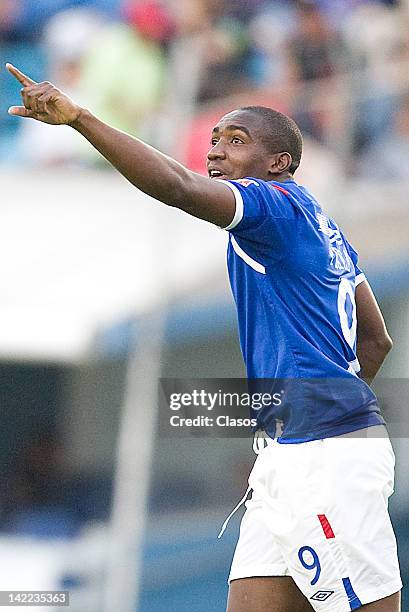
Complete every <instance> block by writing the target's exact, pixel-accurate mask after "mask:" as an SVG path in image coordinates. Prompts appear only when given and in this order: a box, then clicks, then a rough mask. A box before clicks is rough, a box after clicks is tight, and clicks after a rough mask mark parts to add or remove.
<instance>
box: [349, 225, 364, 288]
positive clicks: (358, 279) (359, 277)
mask: <svg viewBox="0 0 409 612" xmlns="http://www.w3.org/2000/svg"><path fill="white" fill-rule="evenodd" d="M344 240H345V244H346V247H347V251H348V254H349V256H350V258H351V259H352V263H353V264H354V268H355V287H358V285H360V284H361V283H363V282H364V281H365V280H366V276H365V274H364V272H362V270H361V268H360V267H359V266H358V253H357V252H356V251H355V249H354V247H353V246H352V245H351V244H350V243H349V242H348V240H347V239H346V238H345V237H344Z"/></svg>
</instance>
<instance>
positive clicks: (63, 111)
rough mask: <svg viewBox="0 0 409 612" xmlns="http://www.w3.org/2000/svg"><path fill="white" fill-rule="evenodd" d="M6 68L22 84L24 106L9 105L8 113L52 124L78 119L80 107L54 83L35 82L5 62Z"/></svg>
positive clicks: (71, 121) (68, 122) (67, 122)
mask: <svg viewBox="0 0 409 612" xmlns="http://www.w3.org/2000/svg"><path fill="white" fill-rule="evenodd" d="M6 68H7V70H8V71H9V72H10V74H12V75H13V76H14V77H15V78H16V79H17V81H19V82H20V83H21V84H22V85H23V88H22V90H21V97H22V98H23V104H24V106H11V107H10V108H9V111H8V112H9V114H10V115H16V116H18V117H29V118H31V119H37V121H42V122H43V123H50V124H52V125H63V124H71V123H73V122H74V121H75V120H76V119H78V117H79V115H80V112H81V107H79V106H77V104H75V103H74V102H73V101H72V100H71V99H70V98H69V97H68V96H66V95H65V94H64V93H63V92H62V91H60V90H59V89H57V88H56V87H54V85H52V84H51V83H48V81H45V82H44V83H36V82H35V81H33V80H32V79H30V78H29V77H28V76H26V75H25V74H24V73H23V72H21V71H20V70H18V68H16V67H15V66H13V65H12V64H6Z"/></svg>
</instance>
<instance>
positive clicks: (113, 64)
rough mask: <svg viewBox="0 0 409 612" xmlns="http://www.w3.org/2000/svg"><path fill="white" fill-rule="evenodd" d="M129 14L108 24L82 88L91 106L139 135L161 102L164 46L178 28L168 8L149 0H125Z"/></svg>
mask: <svg viewBox="0 0 409 612" xmlns="http://www.w3.org/2000/svg"><path fill="white" fill-rule="evenodd" d="M124 18H125V22H122V23H121V22H118V23H116V22H114V23H108V24H107V25H106V26H105V28H104V30H103V31H102V32H101V33H100V35H99V36H98V39H97V40H96V41H95V44H94V45H93V46H92V48H91V49H90V50H89V51H88V52H87V53H86V55H85V57H84V61H83V68H82V75H81V88H82V92H83V96H84V98H85V99H86V100H87V101H88V104H89V106H90V108H92V109H93V110H94V111H95V112H96V113H97V114H98V115H100V116H101V117H103V119H104V120H105V121H107V122H108V123H110V124H111V125H114V126H115V127H117V128H119V129H122V130H125V131H127V132H129V133H131V134H134V135H136V134H139V135H140V134H141V132H142V133H143V126H144V123H145V122H146V121H147V120H148V118H149V116H150V115H152V114H153V113H154V112H155V111H156V110H157V109H158V107H159V104H160V101H161V96H162V93H163V86H164V77H165V65H166V63H165V62H166V55H165V50H164V47H163V45H164V44H165V43H167V42H168V40H169V38H170V37H171V36H172V33H173V27H174V26H173V22H172V17H171V15H170V13H169V12H168V11H167V9H166V8H165V6H164V5H162V4H160V3H159V2H156V1H150V0H146V1H145V0H143V1H142V2H136V1H135V0H130V1H129V2H126V3H125V5H124ZM144 135H145V137H147V138H149V136H148V135H146V134H144Z"/></svg>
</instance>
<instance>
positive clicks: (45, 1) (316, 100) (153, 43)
mask: <svg viewBox="0 0 409 612" xmlns="http://www.w3.org/2000/svg"><path fill="white" fill-rule="evenodd" d="M408 26H409V3H407V2H406V1H405V0H401V1H400V2H399V1H398V0H383V1H381V0H1V1H0V54H1V56H2V59H3V64H4V62H5V61H11V62H12V63H15V64H16V65H18V66H19V67H20V68H21V69H22V70H23V71H26V72H27V73H29V74H30V75H31V76H32V77H33V78H35V79H38V80H45V79H46V80H50V81H52V82H54V83H55V84H56V85H57V86H58V87H60V88H61V89H63V90H64V91H65V92H67V93H68V94H69V95H71V96H72V97H73V98H74V99H75V100H76V101H78V102H79V103H80V104H83V105H85V106H87V107H88V108H90V109H91V110H92V111H93V112H94V113H96V114H97V115H98V116H99V117H101V118H102V119H103V120H105V121H107V122H109V123H110V124H112V125H114V126H116V127H118V128H120V129H122V130H125V131H127V132H129V133H131V134H134V135H136V136H140V137H142V138H144V139H145V140H147V141H149V142H151V143H152V144H154V145H156V146H158V147H160V148H162V149H165V150H168V151H169V152H170V153H172V154H173V155H175V156H177V157H178V158H179V159H181V161H184V162H185V163H187V164H188V165H189V166H190V167H191V168H193V169H195V170H197V171H203V170H204V163H203V159H204V157H205V154H206V151H207V148H208V143H209V129H210V128H211V126H212V124H213V122H214V121H215V120H217V118H218V117H219V116H220V114H221V113H223V112H225V111H227V110H230V109H231V108H234V107H236V106H238V105H240V104H241V103H243V104H265V105H269V106H273V107H275V108H277V109H279V110H282V111H283V112H286V113H288V114H290V115H291V116H293V117H294V118H295V119H296V120H297V122H298V123H299V125H300V127H301V129H302V131H303V133H304V134H305V136H306V149H307V151H308V153H309V154H308V156H306V157H308V158H309V160H310V161H309V162H307V163H309V164H310V165H314V166H316V163H320V166H321V167H323V172H324V173H326V174H327V175H328V176H333V175H334V173H335V175H336V176H337V175H353V176H367V177H370V178H376V177H378V178H382V179H383V178H384V177H385V176H386V177H388V178H391V179H393V178H395V179H405V178H409V167H408V165H407V164H402V163H401V161H400V160H401V158H402V157H404V154H405V153H406V151H407V150H408V149H409V71H408V70H407V65H408V62H409V27H408ZM18 92H19V87H18V84H16V83H14V82H13V80H12V79H11V77H10V76H9V75H8V74H7V73H6V72H5V70H2V71H1V74H0V101H1V105H0V108H1V114H0V162H1V163H3V164H4V163H8V164H13V163H21V162H23V163H25V164H27V165H35V166H38V165H40V166H55V165H59V164H67V163H68V164H72V165H95V164H101V163H102V161H101V160H100V158H99V157H98V156H97V154H95V153H94V152H93V151H91V150H90V148H89V146H88V145H87V144H86V143H83V142H82V141H81V139H79V138H78V136H77V135H76V134H74V133H73V132H72V131H71V130H70V129H69V128H65V127H59V128H57V131H56V129H55V128H52V127H49V126H44V125H39V124H37V123H36V122H33V121H23V120H19V119H16V118H12V117H8V116H7V114H6V109H7V107H8V106H9V105H10V104H15V103H18ZM56 134H57V136H56ZM176 145H177V146H176Z"/></svg>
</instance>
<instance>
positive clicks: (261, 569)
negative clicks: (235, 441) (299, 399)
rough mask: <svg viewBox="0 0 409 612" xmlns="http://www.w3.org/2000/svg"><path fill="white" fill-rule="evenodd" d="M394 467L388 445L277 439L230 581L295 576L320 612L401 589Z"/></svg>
mask: <svg viewBox="0 0 409 612" xmlns="http://www.w3.org/2000/svg"><path fill="white" fill-rule="evenodd" d="M380 429H381V428H378V427H373V428H369V429H368V430H367V431H368V432H370V431H371V430H372V431H373V433H375V431H376V430H377V431H378V432H379V430H380ZM382 429H383V428H382ZM364 433H365V432H359V434H360V435H363V434H364ZM394 466H395V456H394V453H393V450H392V446H391V443H390V441H389V439H388V438H387V437H375V438H368V439H365V438H362V437H355V436H352V437H349V436H340V437H337V438H326V439H325V440H316V441H313V442H306V443H303V444H278V443H277V442H276V441H275V440H270V439H269V440H268V444H267V446H266V447H265V448H264V449H262V450H260V452H259V456H258V457H257V460H256V462H255V465H254V467H253V470H252V472H251V474H250V477H249V485H250V487H251V488H252V490H253V493H252V498H251V499H250V500H249V501H247V502H246V508H247V510H246V513H245V515H244V517H243V520H242V523H241V527H240V537H239V541H238V544H237V547H236V551H235V554H234V558H233V563H232V568H231V573H230V577H229V582H230V581H232V580H237V579H239V578H249V577H251V576H253V577H256V576H292V578H293V579H294V581H295V583H296V584H297V586H298V587H299V589H300V590H301V591H302V593H303V594H304V595H305V596H306V597H307V599H308V600H309V601H310V603H311V605H312V607H313V608H314V610H317V611H319V612H324V611H325V612H329V611H331V612H349V611H350V610H356V609H358V608H360V607H361V605H364V604H367V603H370V602H372V601H377V600H378V599H382V598H384V597H387V596H388V595H392V594H393V593H396V592H397V591H399V590H400V589H401V588H402V582H401V578H400V572H399V563H398V557H397V550H396V540H395V535H394V532H393V529H392V525H391V521H390V518H389V514H388V498H389V496H390V495H391V494H392V492H393V481H394Z"/></svg>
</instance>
